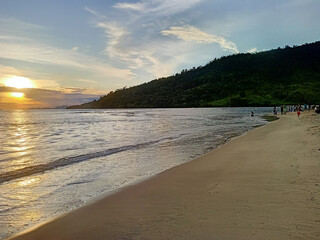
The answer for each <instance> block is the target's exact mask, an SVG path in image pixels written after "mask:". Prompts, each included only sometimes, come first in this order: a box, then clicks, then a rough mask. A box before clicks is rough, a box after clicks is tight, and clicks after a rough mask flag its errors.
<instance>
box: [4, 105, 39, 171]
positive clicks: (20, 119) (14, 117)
mask: <svg viewBox="0 0 320 240" xmlns="http://www.w3.org/2000/svg"><path fill="white" fill-rule="evenodd" d="M9 120H10V121H9V124H10V125H9V127H8V128H7V131H6V132H7V137H6V142H5V143H4V146H6V148H5V149H6V152H7V154H5V156H3V157H6V158H7V159H8V158H9V159H12V160H11V161H5V163H6V165H5V166H4V169H7V170H9V169H10V170H11V171H13V170H16V169H19V168H22V167H26V166H28V165H30V164H32V159H31V158H30V157H29V156H30V149H32V148H33V147H34V146H33V144H32V141H31V140H32V137H31V136H30V133H31V131H32V130H31V129H30V128H29V127H28V125H27V124H26V123H27V122H28V121H29V116H28V113H27V111H21V110H20V111H12V112H11V114H10V117H9Z"/></svg>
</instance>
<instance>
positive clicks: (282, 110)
mask: <svg viewBox="0 0 320 240" xmlns="http://www.w3.org/2000/svg"><path fill="white" fill-rule="evenodd" d="M302 110H314V111H315V112H316V113H320V107H319V105H307V104H304V105H303V106H302V105H289V106H287V105H281V106H280V113H281V115H282V114H286V113H287V112H296V113H297V115H298V117H300V114H301V111H302ZM273 114H274V115H277V114H278V110H277V107H276V106H274V107H273Z"/></svg>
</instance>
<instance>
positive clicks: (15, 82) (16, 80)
mask: <svg viewBox="0 0 320 240" xmlns="http://www.w3.org/2000/svg"><path fill="white" fill-rule="evenodd" d="M4 84H5V86H7V87H14V88H33V87H34V85H33V83H32V82H31V80H30V79H29V78H26V77H19V76H13V77H10V78H8V79H6V80H5V81H4Z"/></svg>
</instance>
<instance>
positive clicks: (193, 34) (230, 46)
mask: <svg viewBox="0 0 320 240" xmlns="http://www.w3.org/2000/svg"><path fill="white" fill-rule="evenodd" d="M161 33H162V35H165V36H175V37H177V38H179V39H182V40H184V41H188V42H198V43H218V44H219V45H220V47H221V48H222V49H223V50H227V51H231V52H235V53H239V50H238V48H237V46H236V44H235V43H233V42H231V41H228V40H226V39H225V38H224V37H221V36H216V35H213V34H208V33H205V32H203V31H201V30H199V29H197V28H195V27H193V26H188V25H186V26H182V27H170V29H169V30H163V31H161Z"/></svg>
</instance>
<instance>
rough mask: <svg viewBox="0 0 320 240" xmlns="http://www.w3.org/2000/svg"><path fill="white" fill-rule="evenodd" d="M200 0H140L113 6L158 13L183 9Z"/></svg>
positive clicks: (175, 11)
mask: <svg viewBox="0 0 320 240" xmlns="http://www.w3.org/2000/svg"><path fill="white" fill-rule="evenodd" d="M200 1H201V0H142V1H140V2H137V3H117V4H115V5H114V7H115V8H119V9H125V10H134V11H138V12H141V13H144V14H147V13H160V14H164V15H167V14H173V13H177V12H181V11H184V10H186V9H188V8H190V7H192V6H194V5H195V4H196V3H198V2H200Z"/></svg>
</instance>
